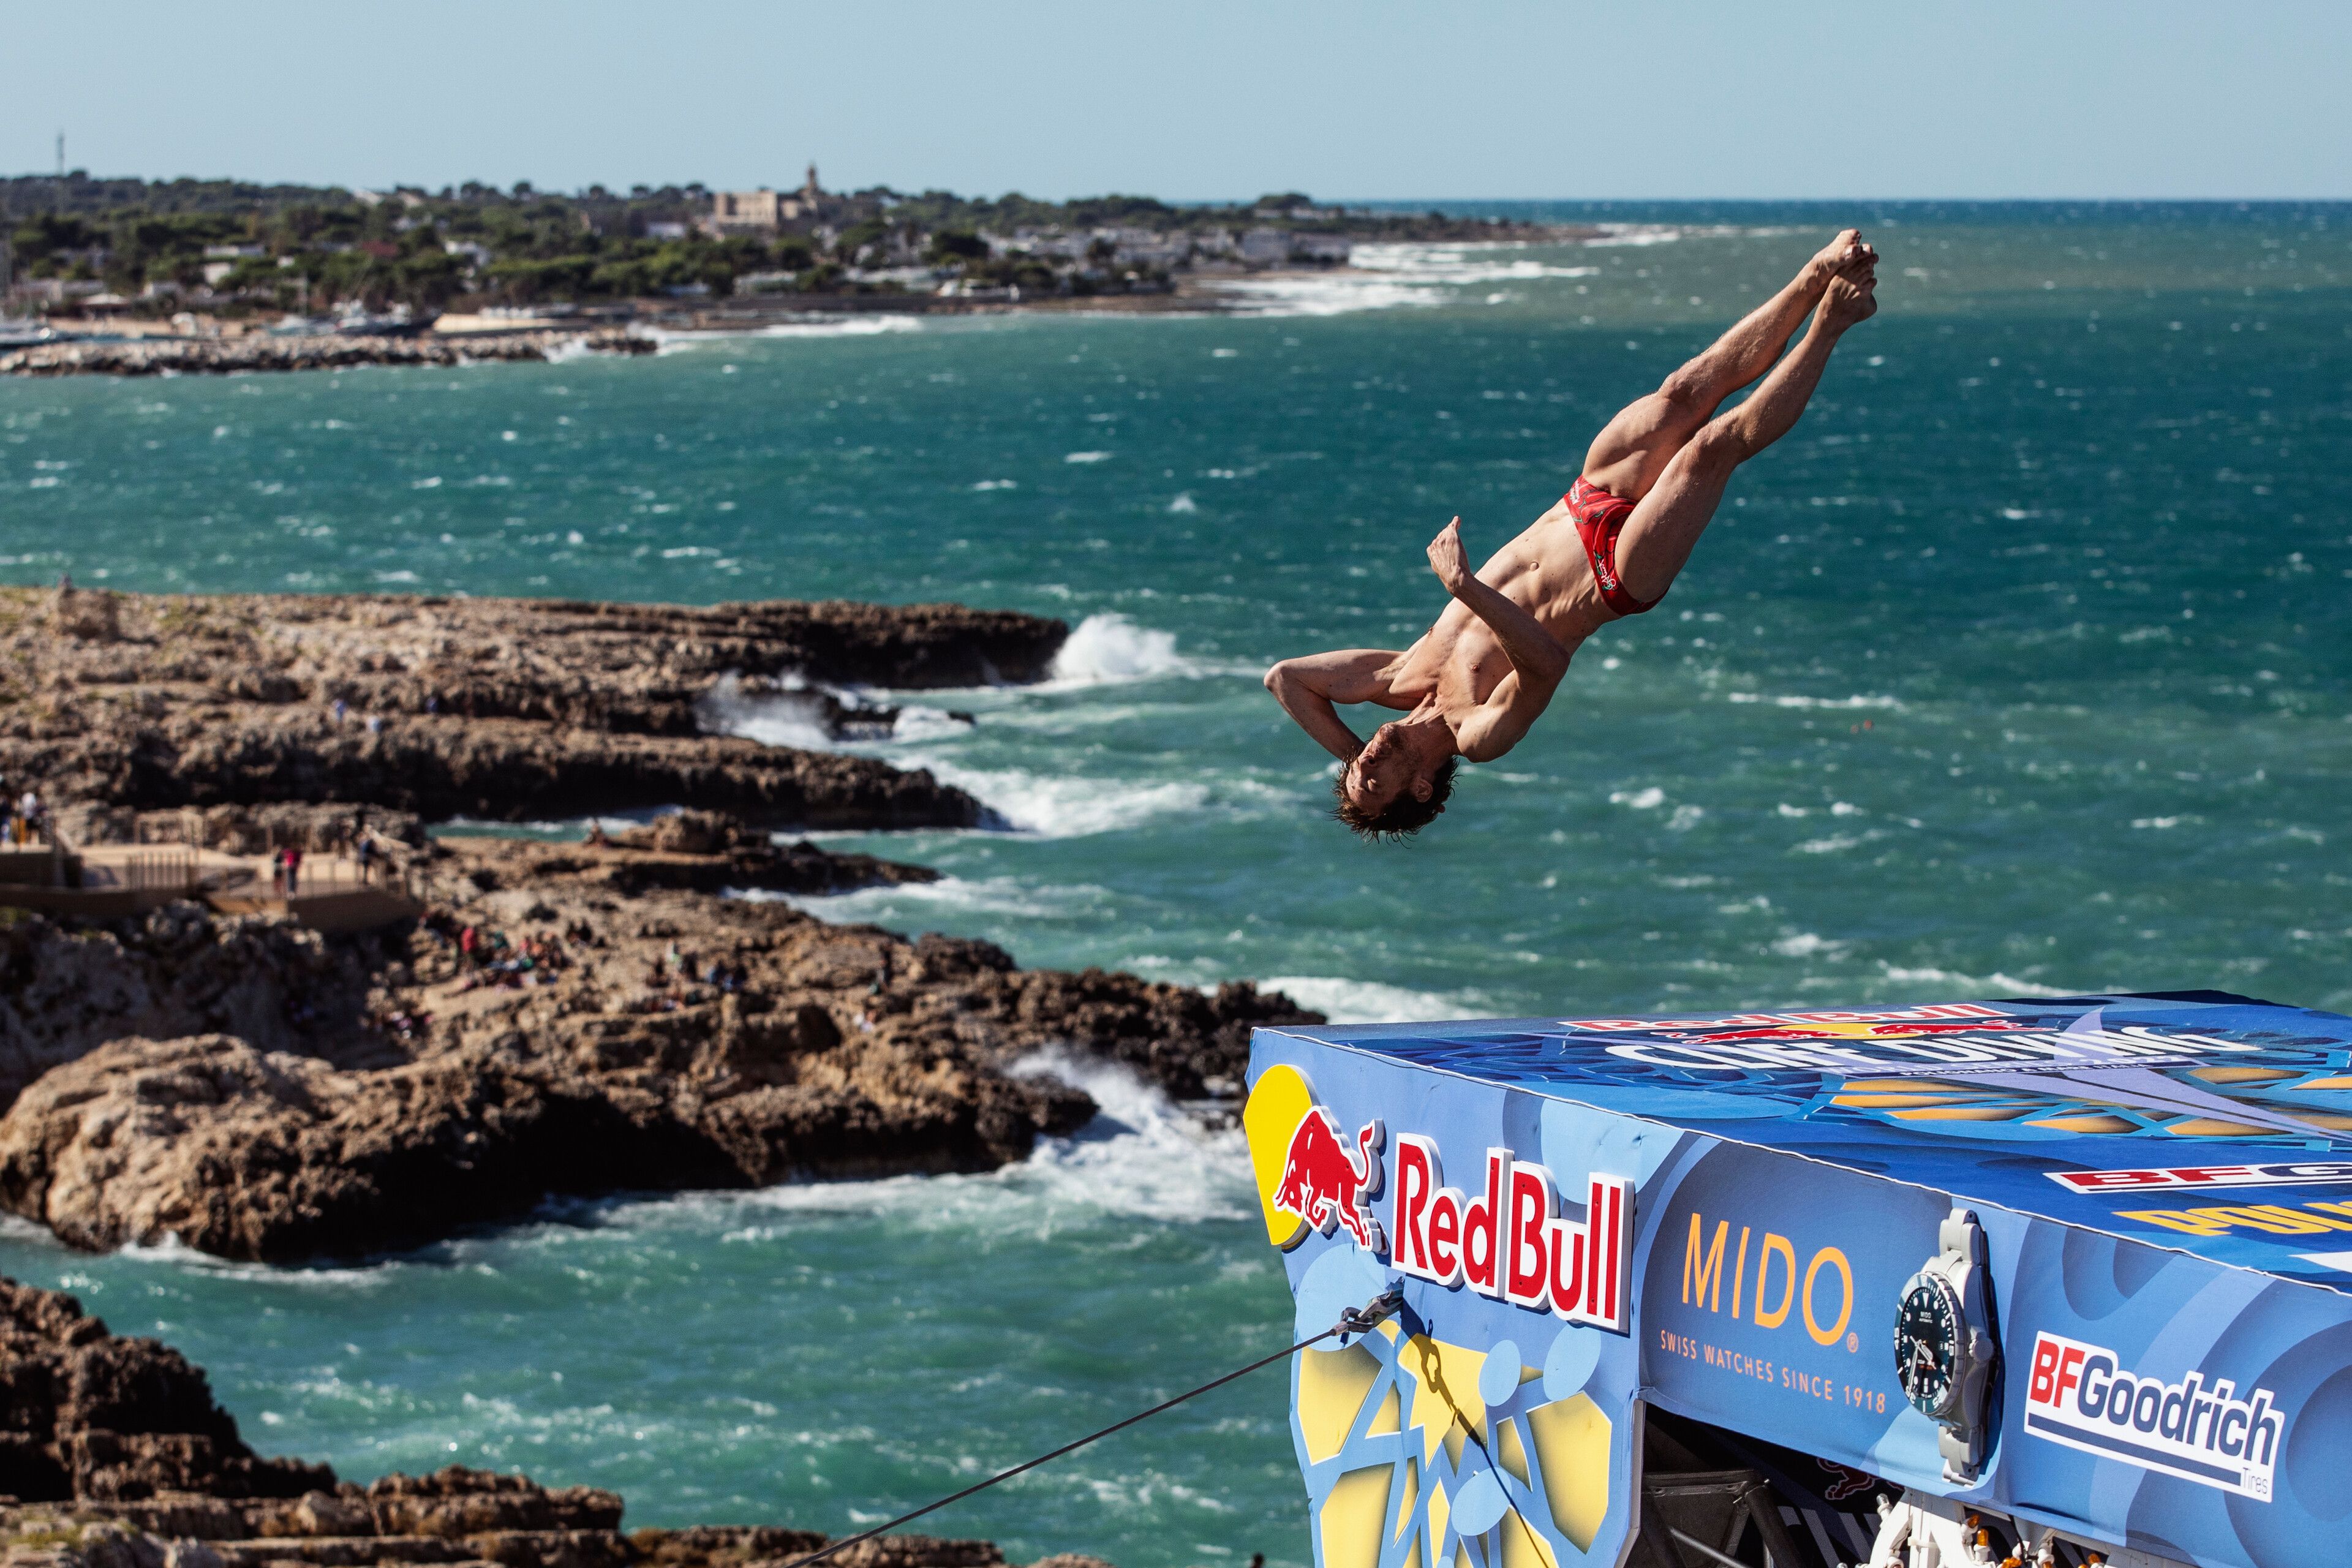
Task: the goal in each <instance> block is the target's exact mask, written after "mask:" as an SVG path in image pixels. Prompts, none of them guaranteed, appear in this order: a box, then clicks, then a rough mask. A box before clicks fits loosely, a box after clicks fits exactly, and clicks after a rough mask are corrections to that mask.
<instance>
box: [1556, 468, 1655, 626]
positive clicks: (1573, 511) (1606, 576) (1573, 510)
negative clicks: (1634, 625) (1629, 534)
mask: <svg viewBox="0 0 2352 1568" xmlns="http://www.w3.org/2000/svg"><path fill="white" fill-rule="evenodd" d="M1560 499H1561V500H1562V501H1564V502H1565V503H1566V504H1567V506H1568V514H1569V516H1570V517H1572V518H1574V519H1576V531H1577V533H1578V534H1579V535H1580V536H1581V537H1582V539H1583V540H1584V553H1585V556H1586V558H1587V559H1588V560H1590V561H1591V563H1592V580H1593V582H1595V583H1596V584H1600V587H1601V603H1602V604H1604V605H1608V606H1609V607H1610V608H1611V609H1612V610H1614V611H1616V612H1617V613H1618V614H1619V615H1621V616H1638V615H1640V614H1641V613H1642V612H1643V610H1647V609H1653V608H1654V607H1655V606H1656V605H1657V603H1658V600H1657V599H1637V598H1635V597H1633V595H1631V594H1629V593H1627V592H1626V591H1625V584H1623V583H1622V581H1620V580H1619V578H1618V576H1617V534H1618V531H1620V530H1621V529H1622V528H1623V527H1624V526H1625V520H1626V519H1627V518H1629V517H1631V516H1633V502H1632V501H1629V500H1626V499H1625V498H1624V497H1622V496H1613V495H1611V494H1610V493H1609V492H1608V491H1607V490H1604V489H1601V487H1600V486H1598V485H1594V484H1588V483H1586V482H1585V481H1584V480H1583V479H1578V480H1577V481H1576V483H1575V484H1573V485H1571V486H1570V487H1569V491H1568V494H1566V495H1565V496H1562V497H1561V498H1560ZM1664 597H1665V595H1663V594H1661V595H1658V598H1664Z"/></svg>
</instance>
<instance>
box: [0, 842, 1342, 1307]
mask: <svg viewBox="0 0 2352 1568" xmlns="http://www.w3.org/2000/svg"><path fill="white" fill-rule="evenodd" d="M735 832H736V830H735V829H734V828H733V827H731V826H729V825H726V824H723V823H717V824H714V823H712V822H710V821H709V820H703V821H699V822H689V823H687V824H685V825H682V826H675V827H665V826H661V825H656V827H654V828H652V829H648V830H646V832H645V833H644V834H643V837H644V839H645V840H646V841H647V842H653V841H656V840H659V839H662V838H664V837H667V839H668V840H669V841H670V842H673V843H686V842H693V843H698V844H701V845H704V846H705V847H717V845H718V843H719V837H716V836H719V835H725V836H727V837H729V838H730V840H731V837H732V836H733V835H734V833H735ZM439 848H440V855H439V858H437V859H436V862H435V876H436V881H437V882H438V883H439V884H440V885H442V886H444V887H445V888H446V889H448V901H447V902H446V903H445V904H442V905H438V906H436V908H435V909H434V910H431V911H430V912H429V913H428V915H427V917H426V919H425V921H424V922H423V923H421V924H420V925H418V926H417V927H416V928H415V930H414V931H410V932H407V933H406V934H405V936H404V937H403V938H401V939H399V940H397V941H394V940H391V939H382V940H377V941H374V942H373V944H372V942H371V939H364V938H349V939H345V938H337V939H328V938H321V937H320V936H318V935H317V934H316V933H311V932H297V931H290V930H289V928H287V927H286V926H284V925H283V924H282V923H278V922H273V921H260V920H243V921H224V920H219V919H216V918H215V917H211V916H208V915H206V914H205V913H204V912H203V911H201V910H196V909H195V908H194V906H189V905H177V906H173V907H171V908H169V909H167V910H160V911H158V912H157V914H156V915H154V916H152V917H150V919H149V921H147V922H146V924H145V925H144V926H142V927H137V928H129V927H126V928H124V929H122V930H120V931H112V932H108V933H105V934H102V935H95V934H90V933H82V934H80V935H79V936H76V935H69V934H68V933H66V932H64V931H60V930H58V928H56V927H54V926H51V925H49V924H48V923H47V922H46V921H23V922H19V923H18V924H17V925H16V926H15V927H13V928H10V929H9V930H8V931H6V932H5V934H0V944H5V945H0V954H5V955H7V956H6V957H5V963H7V964H8V965H9V966H10V967H9V968H8V969H7V970H6V971H5V973H7V974H8V975H9V976H10V977H11V978H12V979H14V978H17V977H21V988H22V992H23V994H24V1001H23V1003H22V1004H21V1006H22V1008H23V1012H22V1013H21V1014H20V1015H17V1016H16V1019H15V1020H13V1021H10V1028H11V1031H12V1032H14V1031H16V1030H18V1029H23V1030H25V1031H26V1034H27V1037H31V1031H32V1028H33V1027H34V1026H36V1024H37V1020H38V1019H39V1018H40V1017H41V1016H47V1014H48V1013H49V1012H50V1010H52V1009H54V1010H56V1011H57V1012H59V1013H63V1014H68V1015H71V1016H77V1017H79V1019H80V1020H81V1022H80V1023H79V1025H78V1026H77V1027H76V1029H75V1030H73V1031H71V1032H70V1034H69V1035H68V1034H67V1033H65V1032H60V1031H58V1030H56V1029H51V1030H50V1032H49V1033H48V1034H47V1035H44V1036H41V1037H39V1038H38V1043H37V1047H28V1048H26V1051H25V1053H24V1055H23V1057H22V1060H23V1061H24V1063H25V1065H24V1066H23V1067H22V1068H18V1069H17V1081H18V1082H19V1083H24V1082H27V1081H29V1083H30V1087H28V1088H25V1089H23V1090H22V1092H21V1093H20V1094H19V1095H18V1096H17V1097H16V1101H15V1103H14V1104H13V1105H12V1106H10V1107H9V1109H8V1110H7V1113H6V1115H5V1117H0V1206H5V1207H6V1208H7V1209H9V1210H11V1211H12V1212H15V1213H16V1214H19V1215H25V1216H26V1217H27V1218H30V1219H34V1220H37V1221H39V1222H40V1223H42V1224H44V1225H47V1226H49V1227H50V1228H51V1229H52V1230H54V1231H56V1233H57V1234H58V1236H59V1237H62V1238H64V1239H65V1240H67V1241H68V1242H70V1243H72V1244H74V1245H76V1246H80V1247H113V1246H118V1245H121V1244H122V1243H125V1242H130V1241H160V1240H162V1239H163V1237H167V1236H168V1237H178V1238H179V1239H180V1240H181V1241H182V1242H184V1244H186V1245H187V1246H190V1247H196V1248H198V1249H200V1250H202V1251H205V1252H211V1253H215V1254H218V1255H220V1256H223V1257H228V1258H257V1259H265V1260H292V1259H298V1258H308V1257H312V1256H317V1255H320V1254H335V1255H352V1254H362V1253H367V1252H373V1251H377V1250H381V1249H383V1248H385V1247H398V1246H404V1245H408V1244H412V1243H415V1242H421V1241H425V1240H429V1239H432V1238H435V1237H441V1236H444V1235H446V1234H448V1233H449V1231H450V1230H452V1229H453V1228H455V1227H457V1226H463V1225H467V1224H470V1223H476V1222H479V1221H485V1220H493V1219H498V1218H502V1217H508V1216H511V1215H519V1214H521V1213H524V1212H527V1211H528V1210H529V1209H530V1208H531V1207H532V1206H533V1205H536V1204H537V1203H538V1202H540V1201H541V1199H542V1198H543V1197H544V1196H545V1195H547V1194H551V1193H572V1194H594V1193H604V1192H611V1191H615V1190H621V1189H630V1188H636V1189H659V1188H678V1187H724V1186H744V1185H757V1184H767V1183H772V1182H776V1181H780V1180H783V1179H786V1178H789V1177H792V1176H794V1175H800V1174H808V1173H818V1174H826V1175H865V1174H879V1173H898V1172H908V1171H925V1172H936V1171H951V1170H964V1171H969V1170H984V1169H990V1168H992V1167H994V1166H997V1165H1001V1164H1003V1163H1007V1162H1009V1161H1013V1160H1017V1159H1020V1158H1022V1157H1023V1156H1024V1155H1025V1154H1027V1153H1028V1152H1029V1150H1030V1149H1031V1147H1032V1146H1033V1145H1034V1142H1035V1140H1036V1139H1037V1138H1038V1137H1040V1136H1043V1135H1055V1134H1062V1133H1066V1132H1069V1131H1075V1130H1076V1128H1077V1127H1078V1126H1079V1125H1080V1124H1081V1123H1083V1122H1084V1121H1086V1120H1087V1117H1088V1116H1090V1115H1091V1114H1092V1112H1093V1110H1094V1107H1093V1103H1092V1101H1091V1100H1088V1099H1087V1096H1086V1095H1085V1094H1083V1093H1081V1092H1080V1091H1078V1090H1076V1089H1072V1088H1069V1087H1067V1086H1066V1085H1064V1084H1062V1083H1060V1082H1057V1081H1056V1080H1055V1079H1052V1078H1050V1077H1043V1076H1037V1075H1034V1074H1028V1073H1022V1072H1016V1071H1013V1070H1009V1069H1011V1068H1013V1067H1014V1065H1015V1064H1016V1063H1017V1062H1018V1061H1019V1060H1021V1059H1022V1058H1024V1057H1026V1056H1028V1055H1030V1054H1032V1053H1034V1052H1035V1051H1037V1050H1038V1049H1039V1048H1041V1047H1052V1046H1068V1047H1076V1048H1078V1049H1082V1050H1085V1051H1087V1052H1090V1053H1093V1054H1095V1055H1098V1056H1102V1057H1108V1058H1111V1059H1114V1060H1118V1061H1123V1062H1126V1063H1129V1065H1131V1066H1133V1067H1134V1068H1136V1069H1137V1070H1138V1071H1139V1072H1141V1073H1142V1074H1143V1075H1144V1076H1145V1077H1147V1078H1148V1079H1150V1080H1151V1081H1153V1082H1155V1083H1158V1084H1160V1085H1161V1086H1162V1087H1164V1088H1166V1089H1168V1090H1169V1091H1170V1092H1171V1093H1173V1094H1176V1095H1178V1096H1181V1097H1195V1096H1199V1095H1202V1094H1204V1093H1226V1094H1230V1093H1232V1092H1234V1090H1235V1089H1237V1087H1238V1084H1239V1081H1240V1079H1241V1075H1242V1069H1243V1066H1244V1062H1245V1061H1246V1058H1247V1053H1248V1036H1249V1029H1250V1026H1252V1025H1253V1024H1255V1023H1261V1022H1275V1021H1284V1020H1309V1021H1312V1020H1313V1019H1314V1015H1311V1014H1306V1013H1302V1012H1300V1011H1299V1010H1298V1009H1297V1008H1296V1007H1295V1006H1293V1005H1291V1004H1290V1002H1289V1001H1288V999H1287V998H1286V997H1282V996H1279V995H1272V994H1260V993H1259V992H1257V991H1256V990H1255V987H1252V986H1248V985H1228V986H1225V987H1223V988H1221V989H1220V990H1219V991H1218V992H1217V993H1216V994H1213V995H1209V994H1202V993H1200V992H1197V991H1192V990H1190V989H1187V988H1184V987H1181V986H1175V985H1168V984H1150V983H1147V982H1144V981H1141V980H1139V979H1137V978H1135V977H1134V976H1132V975H1126V974H1115V973H1105V972H1103V971H1099V970H1089V971H1087V972H1085V973H1078V974H1070V973H1057V972H1053V971H1040V970H1021V969H1018V968H1015V967H1014V965H1013V961H1012V959H1011V958H1010V957H1009V956H1008V955H1007V954H1006V953H1005V952H1003V950H1001V949H999V948H996V947H993V946H992V945H990V944H989V943H986V942H971V941H961V940H956V939H951V938H948V937H942V936H925V937H923V938H921V939H919V940H918V941H913V942H909V941H908V940H907V939H905V938H903V937H900V936H897V935H895V934H893V933H891V932H888V931H882V930H880V929H878V928H875V927H870V926H835V925H829V924H826V923H824V921H818V920H815V919H814V918H812V917H810V916H808V915H805V914H803V913H801V912H799V911H797V910H793V909H792V908H790V907H789V906H786V905H783V904H780V903H772V902H751V901H745V900H736V899H724V898H716V897H712V896H709V894H706V893H701V892H697V891H692V890H688V887H690V886H691V885H692V884H694V883H696V882H698V881H700V880H703V879H708V878H709V877H712V876H722V877H723V876H728V875H732V874H734V873H733V870H732V868H733V867H735V866H736V865H738V864H739V863H740V862H739V861H738V860H737V859H736V858H735V857H736V856H737V855H738V854H740V852H739V851H736V850H734V849H733V847H732V845H731V842H730V847H729V849H728V850H727V851H726V852H723V853H720V854H716V855H709V856H693V855H688V854H685V853H682V852H680V853H666V852H663V851H659V850H652V849H638V848H635V847H627V846H595V845H572V846H549V845H533V844H524V843H516V842H512V841H501V840H491V839H477V838H457V839H444V840H441V841H439ZM794 853H798V854H801V855H804V856H811V857H819V858H822V852H821V851H816V850H814V849H810V848H806V847H803V848H802V849H801V850H799V851H795V852H785V853H784V854H783V856H782V858H784V859H786V860H789V859H790V858H791V856H792V855H793V854H794ZM747 858H756V857H747ZM883 864H887V863H883ZM893 869H899V868H893ZM664 881H667V882H669V883H670V884H671V885H668V886H662V885H658V884H660V883H662V882H664ZM624 889H625V890H626V892H627V896H625V897H622V896H616V894H619V893H621V892H622V891H623V890H624ZM48 975H55V976H57V979H56V980H55V981H54V982H51V981H47V980H46V979H45V978H44V977H45V976H48ZM53 992H54V994H53ZM78 997H79V998H80V999H82V1000H80V1001H79V1005H78V1003H77V998H78ZM93 997H98V998H118V999H120V1000H119V1001H118V1002H116V1003H115V1004H114V1005H115V1007H116V1011H115V1012H114V1013H113V1014H100V1013H97V1012H94V1011H93V1009H92V1008H91V1007H90V1005H89V1002H88V1000H87V999H88V998H93ZM273 998H276V999H281V1001H282V1002H283V1004H284V1005H287V1006H289V1007H290V1006H295V1005H299V1007H301V1008H302V1009H303V1010H304V1017H305V1019H306V1022H305V1024H304V1025H303V1026H300V1027H297V1026H295V1025H294V1024H293V1023H292V1022H291V1021H290V1018H289V1016H287V1015H285V1014H280V1015H278V1016H275V1017H273V1016H268V1008H269V1005H270V1003H271V1001H272V999H273ZM297 998H299V1002H298V1001H296V1000H294V999H297ZM0 1005H5V1004H0ZM175 1007H176V1008H178V1009H180V1012H179V1015H178V1016H236V1017H237V1018H238V1019H239V1020H240V1022H239V1024H238V1026H237V1028H236V1036H235V1037H231V1036H228V1035H224V1034H217V1033H215V1034H190V1035H186V1036H184V1037H177V1038H173V1037H161V1038H158V1037H155V1036H166V1035H179V1034H181V1031H180V1030H168V1031H167V1030H163V1029H158V1028H155V1027H153V1026H152V1020H154V1019H156V1018H158V1017H163V1018H170V1017H172V1016H174V1014H173V1009H174V1008H175ZM7 1019H8V1016H7V1015H0V1020H7ZM214 1027H215V1028H217V1027H219V1026H217V1025H215V1026H214ZM141 1034H144V1035H146V1036H149V1037H143V1038H142V1037H136V1036H138V1035H141ZM118 1036H121V1037H118ZM101 1040H103V1041H110V1043H106V1044H102V1045H101V1044H100V1041H101ZM93 1047H95V1048H93ZM37 1068H47V1071H46V1073H45V1074H44V1075H43V1076H39V1077H38V1078H37V1079H33V1077H32V1074H33V1072H34V1071H35V1070H36V1069H37Z"/></svg>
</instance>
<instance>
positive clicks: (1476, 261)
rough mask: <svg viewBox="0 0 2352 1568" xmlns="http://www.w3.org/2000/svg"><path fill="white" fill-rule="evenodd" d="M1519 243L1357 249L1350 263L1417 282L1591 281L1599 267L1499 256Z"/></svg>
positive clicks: (1355, 266) (1470, 243) (1522, 247)
mask: <svg viewBox="0 0 2352 1568" xmlns="http://www.w3.org/2000/svg"><path fill="white" fill-rule="evenodd" d="M1525 248H1526V247H1525V246H1524V245H1523V244H1521V243H1519V242H1517V241H1501V242H1496V243H1493V244H1481V243H1477V242H1465V243H1461V244H1453V245H1402V244H1400V245H1360V246H1358V247H1356V250H1355V255H1354V256H1353V257H1352V258H1350V260H1349V265H1350V266H1351V267H1353V268H1356V269H1357V270H1359V271H1362V272H1381V273H1386V274H1390V275H1392V276H1394V277H1396V278H1398V279H1404V280H1410V281H1412V282H1416V283H1453V284H1464V285H1467V284H1472V283H1509V282H1517V281H1523V280H1525V279H1534V278H1592V277H1597V276H1598V275H1599V274H1600V271H1601V268H1598V267H1562V266H1559V265H1557V264H1556V263H1553V262H1549V261H1541V260H1538V259H1537V258H1533V257H1526V256H1523V257H1518V258H1513V259H1508V260H1506V259H1502V258H1501V256H1500V253H1501V252H1504V251H1508V250H1522V249H1525Z"/></svg>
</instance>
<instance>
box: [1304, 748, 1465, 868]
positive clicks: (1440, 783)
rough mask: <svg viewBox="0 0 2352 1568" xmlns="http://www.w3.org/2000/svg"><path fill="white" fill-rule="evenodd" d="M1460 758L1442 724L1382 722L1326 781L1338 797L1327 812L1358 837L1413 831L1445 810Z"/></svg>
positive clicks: (1403, 834) (1398, 836)
mask: <svg viewBox="0 0 2352 1568" xmlns="http://www.w3.org/2000/svg"><path fill="white" fill-rule="evenodd" d="M1460 763H1461V758H1460V757H1459V756H1457V755H1456V754H1455V752H1454V746H1453V737H1452V735H1451V734H1450V733H1449V732H1448V731H1446V730H1445V728H1444V726H1443V725H1416V724H1409V723H1405V722H1402V721H1391V722H1390V723H1386V724H1383V725H1381V727H1380V728H1379V729H1377V730H1375V731H1372V738H1371V739H1370V741H1368V742H1365V744H1364V749H1363V750H1362V751H1360V752H1357V753H1356V755H1355V758H1354V760H1353V761H1351V762H1349V763H1347V764H1345V765H1344V766H1342V767H1341V768H1340V770H1339V780H1338V782H1337V783H1335V784H1333V785H1332V786H1331V793H1332V795H1334V796H1335V797H1336V798H1337V801H1338V804H1337V805H1335V806H1333V808H1332V811H1331V815H1332V816H1336V817H1338V818H1339V820H1340V821H1342V822H1344V823H1346V824H1347V825H1348V826H1349V827H1351V828H1353V829H1354V830H1355V831H1356V834H1357V836H1358V837H1361V838H1366V839H1374V838H1381V837H1386V838H1389V839H1391V840H1395V839H1402V838H1404V837H1407V836H1409V835H1411V834H1414V833H1418V832H1420V831H1421V830H1422V829H1423V827H1426V826H1429V824H1430V823H1431V822H1432V821H1433V819H1435V817H1436V816H1437V814H1438V813H1439V812H1442V811H1444V809H1445V800H1446V797H1447V796H1448V795H1452V794H1453V793H1454V769H1455V768H1456V767H1457V766H1459V765H1460Z"/></svg>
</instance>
